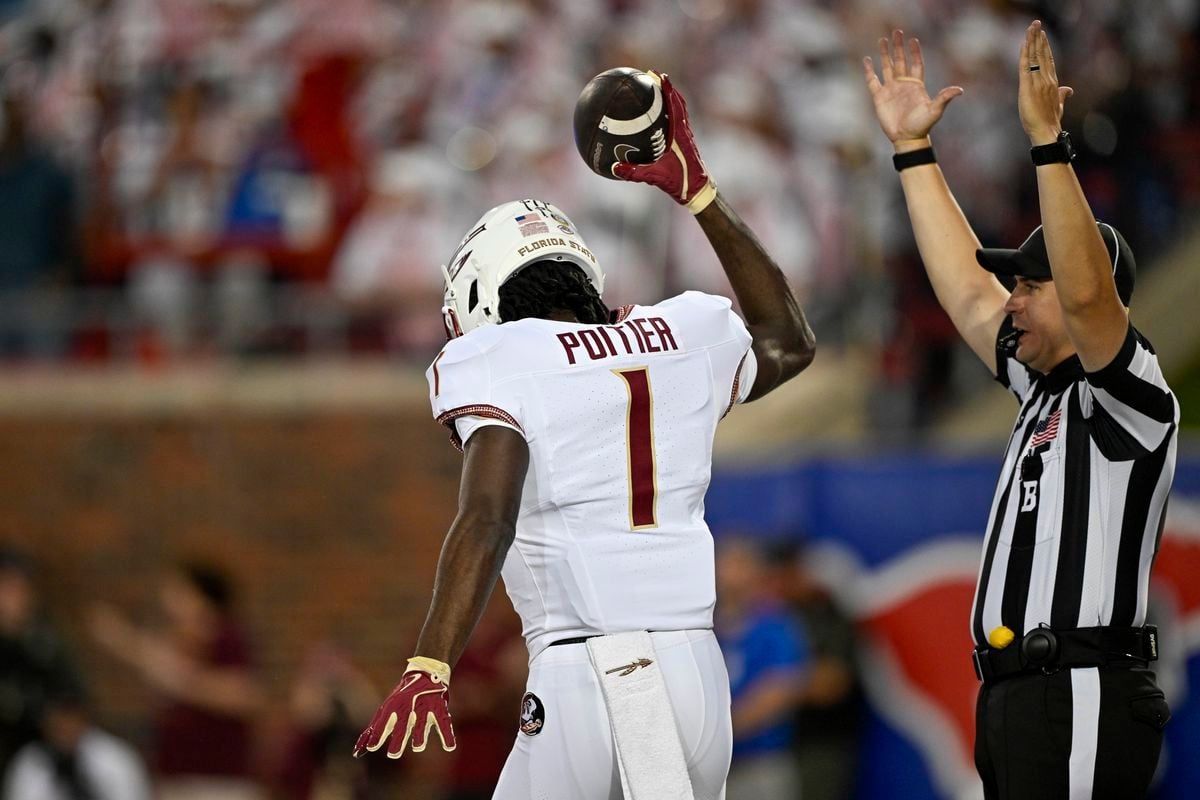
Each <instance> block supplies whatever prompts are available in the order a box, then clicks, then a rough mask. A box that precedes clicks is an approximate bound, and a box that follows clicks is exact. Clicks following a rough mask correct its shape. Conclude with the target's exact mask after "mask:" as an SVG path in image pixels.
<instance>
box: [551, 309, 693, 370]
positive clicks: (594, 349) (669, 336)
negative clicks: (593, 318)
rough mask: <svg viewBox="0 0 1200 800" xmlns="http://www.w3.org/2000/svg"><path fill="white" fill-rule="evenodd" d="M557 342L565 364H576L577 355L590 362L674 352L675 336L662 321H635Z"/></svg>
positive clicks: (576, 333) (568, 335)
mask: <svg viewBox="0 0 1200 800" xmlns="http://www.w3.org/2000/svg"><path fill="white" fill-rule="evenodd" d="M558 342H559V344H561V345H562V346H563V350H564V351H565V352H566V354H567V363H568V364H574V363H576V356H577V354H578V353H586V354H587V357H588V359H590V360H591V361H599V360H601V359H604V358H612V357H613V356H621V355H629V356H631V355H633V354H634V353H662V352H665V351H668V350H678V349H679V344H678V343H677V342H676V341H675V334H673V333H671V326H670V325H668V324H667V321H666V320H665V319H663V318H662V317H637V318H635V319H627V320H625V321H624V322H622V323H621V324H620V325H597V326H596V327H594V328H584V329H583V330H580V331H571V332H568V333H560V334H558Z"/></svg>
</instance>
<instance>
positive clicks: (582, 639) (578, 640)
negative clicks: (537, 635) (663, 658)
mask: <svg viewBox="0 0 1200 800" xmlns="http://www.w3.org/2000/svg"><path fill="white" fill-rule="evenodd" d="M705 630H712V629H711V628H706V629H705ZM664 632H665V631H646V633H664ZM604 635H606V634H603V633H593V634H591V635H590V636H572V637H571V638H570V639H559V640H558V641H557V642H551V643H550V644H548V645H546V646H547V647H558V646H559V645H560V644H583V643H584V642H586V641H587V640H588V639H595V638H596V637H597V636H604Z"/></svg>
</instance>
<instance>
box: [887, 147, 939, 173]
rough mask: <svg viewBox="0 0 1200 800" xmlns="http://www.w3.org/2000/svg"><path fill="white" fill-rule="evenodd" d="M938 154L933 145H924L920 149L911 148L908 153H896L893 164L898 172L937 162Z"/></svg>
mask: <svg viewBox="0 0 1200 800" xmlns="http://www.w3.org/2000/svg"><path fill="white" fill-rule="evenodd" d="M936 163H937V154H936V153H934V152H933V147H932V146H930V147H922V148H921V149H920V150H910V151H908V152H907V153H896V154H895V155H893V156H892V166H894V167H895V168H896V172H903V171H904V170H906V169H908V168H909V167H919V166H921V165H922V164H936Z"/></svg>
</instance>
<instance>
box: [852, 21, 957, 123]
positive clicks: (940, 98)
mask: <svg viewBox="0 0 1200 800" xmlns="http://www.w3.org/2000/svg"><path fill="white" fill-rule="evenodd" d="M907 51H908V52H907V54H906V53H905V42H904V31H901V30H895V31H892V40H891V42H890V44H889V42H888V39H887V37H880V39H879V67H880V70H881V71H882V73H883V80H880V78H879V76H878V75H876V73H875V65H874V64H873V63H872V61H871V58H870V57H869V56H868V57H866V58H864V59H863V73H864V75H865V77H866V80H867V89H868V90H869V91H870V92H871V101H872V102H873V103H874V104H875V116H876V117H878V118H879V126H880V127H881V128H883V132H884V133H885V134H886V135H887V137H888V138H889V139H891V140H892V142H893V143H894V144H898V143H900V142H904V141H914V140H923V139H925V137H927V136H928V135H929V131H930V130H931V129H932V128H933V126H934V125H936V124H937V121H938V120H940V119H941V118H942V114H943V113H944V112H945V110H946V106H947V104H949V102H950V101H951V100H953V99H954V98H956V97H958V96H959V95H960V94H962V93H963V89H962V87H961V86H947V87H946V88H944V89H942V90H941V91H940V92H938V93H937V95H936V96H935V97H932V98H931V97H930V96H929V92H928V91H927V90H926V89H925V60H924V58H923V57H922V55H921V43H920V42H918V41H917V40H916V39H915V38H913V39H910V40H909V41H908V47H907Z"/></svg>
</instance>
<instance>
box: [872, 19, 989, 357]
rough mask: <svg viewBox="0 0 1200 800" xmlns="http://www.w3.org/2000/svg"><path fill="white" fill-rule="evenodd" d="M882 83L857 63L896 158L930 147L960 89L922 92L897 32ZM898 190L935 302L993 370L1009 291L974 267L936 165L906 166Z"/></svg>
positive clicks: (884, 51)
mask: <svg viewBox="0 0 1200 800" xmlns="http://www.w3.org/2000/svg"><path fill="white" fill-rule="evenodd" d="M879 59H880V69H881V72H882V74H883V79H882V81H881V80H880V79H879V77H878V76H877V75H876V74H875V67H874V65H873V64H872V62H871V59H869V58H867V59H864V61H863V70H864V74H865V76H866V81H867V89H868V90H869V91H870V93H871V100H872V103H873V104H874V106H875V115H876V116H877V117H878V118H879V125H880V127H882V128H883V132H884V133H885V134H887V137H888V139H890V140H891V141H892V144H893V146H894V147H895V149H896V152H897V153H907V152H912V151H914V150H921V149H925V148H928V147H930V141H929V131H930V130H931V129H932V128H933V126H934V125H936V124H937V122H938V120H940V119H941V118H942V113H943V112H944V111H945V109H946V105H947V104H948V103H949V102H950V101H951V100H952V99H953V98H955V97H957V96H958V95H959V94H961V93H962V89H961V88H959V87H956V86H954V87H947V88H945V89H942V90H941V91H940V92H939V93H938V94H937V96H936V97H934V98H932V99H931V98H930V97H929V94H928V92H926V90H925V83H924V81H925V63H924V58H923V56H922V55H921V46H920V44H918V43H917V40H916V39H913V40H911V41H910V42H909V43H908V52H907V53H906V52H905V42H904V34H903V33H901V32H900V31H894V32H893V33H892V41H891V46H890V47H889V43H888V40H887V39H880V40H879ZM900 185H901V186H902V187H903V189H904V200H905V202H906V203H907V205H908V216H909V218H910V219H911V220H912V228H913V235H914V236H915V237H916V240H917V248H918V249H919V250H920V252H921V260H922V261H923V262H924V264H925V271H926V273H928V275H929V282H930V283H931V284H933V290H934V292H935V293H936V294H937V298H938V302H939V303H941V305H942V308H944V309H945V310H946V313H947V314H949V315H950V319H951V320H952V321H953V322H954V327H955V328H957V329H958V332H959V334H960V335H961V336H962V337H963V339H965V340H966V342H967V344H968V345H969V346H970V347H971V349H972V350H974V351H975V354H976V355H977V356H979V358H980V359H982V360H983V363H985V364H987V365H988V368H989V369H991V370H992V372H993V374H994V373H995V372H996V369H997V364H996V335H997V333H998V332H999V330H1000V322H1001V320H1003V319H1004V303H1005V301H1007V300H1008V292H1007V291H1005V289H1004V287H1003V286H1002V285H1001V284H1000V281H998V280H997V279H996V276H994V275H992V274H991V273H990V272H987V271H986V270H984V269H983V268H982V267H980V266H979V264H978V262H976V260H975V251H976V250H978V249H979V238H978V237H977V236H976V235H975V232H974V231H973V230H971V225H970V223H968V222H967V218H966V216H964V215H963V212H962V209H961V208H959V206H958V201H956V200H955V199H954V195H953V194H952V193H951V191H950V187H949V185H948V184H947V183H946V178H945V176H944V175H942V169H941V167H939V166H938V165H937V164H936V163H932V164H921V165H919V166H913V167H908V168H907V169H904V170H902V171H901V172H900Z"/></svg>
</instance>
